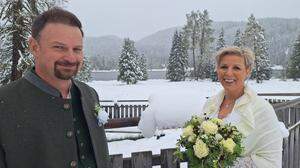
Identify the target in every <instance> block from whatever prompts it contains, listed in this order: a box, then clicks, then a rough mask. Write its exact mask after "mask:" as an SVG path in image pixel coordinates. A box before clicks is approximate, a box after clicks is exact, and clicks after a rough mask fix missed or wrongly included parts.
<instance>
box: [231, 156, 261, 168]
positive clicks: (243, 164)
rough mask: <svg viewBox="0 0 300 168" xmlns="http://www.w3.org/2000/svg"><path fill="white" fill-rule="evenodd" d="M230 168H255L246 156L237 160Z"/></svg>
mask: <svg viewBox="0 0 300 168" xmlns="http://www.w3.org/2000/svg"><path fill="white" fill-rule="evenodd" d="M231 168H256V166H255V164H254V162H253V161H252V159H251V158H250V157H249V156H248V157H241V158H238V159H237V161H236V163H235V164H234V166H232V167H231Z"/></svg>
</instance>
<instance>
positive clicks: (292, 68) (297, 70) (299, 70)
mask: <svg viewBox="0 0 300 168" xmlns="http://www.w3.org/2000/svg"><path fill="white" fill-rule="evenodd" d="M287 75H288V78H293V80H295V81H296V80H298V78H300V35H299V36H298V38H297V39H296V41H295V43H294V49H293V52H292V55H291V57H290V58H289V64H288V72H287Z"/></svg>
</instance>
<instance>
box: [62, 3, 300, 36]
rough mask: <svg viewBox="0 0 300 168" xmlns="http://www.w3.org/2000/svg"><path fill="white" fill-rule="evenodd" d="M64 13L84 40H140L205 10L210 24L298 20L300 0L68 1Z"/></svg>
mask: <svg viewBox="0 0 300 168" xmlns="http://www.w3.org/2000/svg"><path fill="white" fill-rule="evenodd" d="M67 9H68V10H70V11H72V12H74V13H75V14H76V15H77V16H78V17H79V18H80V19H81V21H82V23H83V26H84V31H85V34H86V35H87V36H94V37H96V36H103V35H117V36H119V37H121V38H124V37H129V38H131V39H133V40H139V39H141V38H143V37H145V36H147V35H149V34H152V33H155V32H157V31H159V30H163V29H166V28H170V27H175V26H182V25H184V24H185V21H186V16H185V15H186V14H187V13H189V12H190V11H192V10H201V11H203V10H204V9H207V10H208V12H209V14H210V16H211V18H212V20H213V21H246V20H247V18H248V17H249V16H250V14H251V13H253V14H254V16H255V17H256V18H262V17H282V18H300V0H70V2H69V3H68V4H67Z"/></svg>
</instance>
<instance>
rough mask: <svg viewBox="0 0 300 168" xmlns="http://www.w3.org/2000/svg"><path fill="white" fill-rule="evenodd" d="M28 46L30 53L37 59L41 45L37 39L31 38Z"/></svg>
mask: <svg viewBox="0 0 300 168" xmlns="http://www.w3.org/2000/svg"><path fill="white" fill-rule="evenodd" d="M28 44H29V50H30V53H31V54H32V55H33V56H34V57H36V55H37V52H38V50H39V44H38V41H37V40H36V39H34V38H33V37H29V40H28Z"/></svg>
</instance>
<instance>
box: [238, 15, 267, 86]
mask: <svg viewBox="0 0 300 168" xmlns="http://www.w3.org/2000/svg"><path fill="white" fill-rule="evenodd" d="M243 38H244V39H243V41H245V45H246V47H249V48H251V49H252V50H253V51H254V54H255V65H254V69H253V71H252V74H251V78H252V79H256V82H257V83H261V82H262V81H263V80H269V79H270V78H271V65H270V58H269V55H268V48H267V41H266V39H265V31H264V28H263V27H262V26H261V25H260V24H259V23H258V22H257V21H256V20H255V17H254V15H253V14H251V16H250V17H249V18H248V22H247V26H246V29H245V32H244V36H243Z"/></svg>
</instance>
